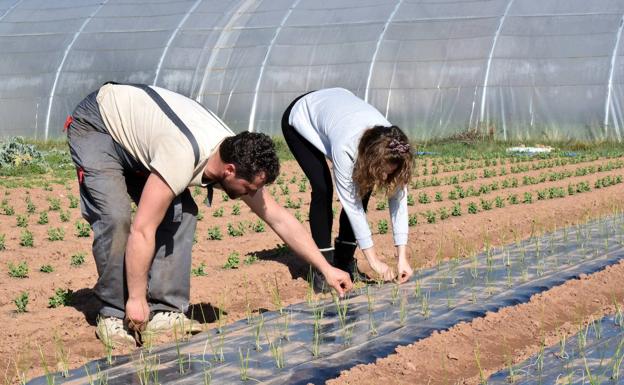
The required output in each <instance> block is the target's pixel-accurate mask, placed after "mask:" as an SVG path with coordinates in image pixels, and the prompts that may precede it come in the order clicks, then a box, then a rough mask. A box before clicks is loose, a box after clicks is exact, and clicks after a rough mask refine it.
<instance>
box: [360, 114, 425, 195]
mask: <svg viewBox="0 0 624 385" xmlns="http://www.w3.org/2000/svg"><path fill="white" fill-rule="evenodd" d="M413 156H414V155H413V153H412V146H411V145H410V142H409V139H408V137H407V135H405V134H404V133H403V131H401V129H400V128H399V127H397V126H390V127H385V126H375V127H373V128H369V129H368V130H366V131H364V134H363V135H362V138H361V139H360V143H359V145H358V154H357V158H356V159H355V165H354V167H353V181H354V182H355V185H356V186H357V190H358V191H357V194H358V196H359V197H360V198H361V197H363V196H364V195H365V194H367V193H368V192H370V191H375V190H383V191H385V192H387V193H390V194H391V193H394V192H395V191H396V190H397V189H398V188H403V186H406V185H407V184H408V183H409V181H410V179H411V177H412V166H413ZM388 165H396V166H397V168H396V170H395V171H394V172H392V173H391V174H388V175H386V167H387V166H388Z"/></svg>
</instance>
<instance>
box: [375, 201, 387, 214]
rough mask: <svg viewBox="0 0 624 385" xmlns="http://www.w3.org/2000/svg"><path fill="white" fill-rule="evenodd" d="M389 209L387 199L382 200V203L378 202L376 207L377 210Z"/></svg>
mask: <svg viewBox="0 0 624 385" xmlns="http://www.w3.org/2000/svg"><path fill="white" fill-rule="evenodd" d="M387 207H388V202H387V201H386V200H385V199H382V200H380V201H378V202H377V206H376V207H375V209H376V210H379V211H381V210H385V209H386V208H387Z"/></svg>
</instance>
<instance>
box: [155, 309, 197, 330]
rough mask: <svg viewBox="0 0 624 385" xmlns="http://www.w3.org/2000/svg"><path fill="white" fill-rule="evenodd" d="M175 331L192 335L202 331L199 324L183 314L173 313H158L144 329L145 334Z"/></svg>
mask: <svg viewBox="0 0 624 385" xmlns="http://www.w3.org/2000/svg"><path fill="white" fill-rule="evenodd" d="M174 328H175V329H176V331H177V332H182V333H193V332H201V331H203V329H202V326H201V324H200V323H199V322H197V321H194V320H191V319H189V318H187V317H186V316H185V315H184V313H178V312H173V311H163V312H158V313H156V314H155V315H154V317H152V319H151V320H150V321H149V322H148V323H147V326H146V327H145V331H146V332H151V333H165V332H170V331H173V329H174Z"/></svg>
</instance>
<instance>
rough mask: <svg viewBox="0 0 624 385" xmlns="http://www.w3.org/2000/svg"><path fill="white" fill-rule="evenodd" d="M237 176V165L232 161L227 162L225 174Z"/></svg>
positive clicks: (226, 175)
mask: <svg viewBox="0 0 624 385" xmlns="http://www.w3.org/2000/svg"><path fill="white" fill-rule="evenodd" d="M230 175H231V176H236V166H235V165H234V164H232V163H226V164H225V166H224V169H223V176H225V177H228V176H230Z"/></svg>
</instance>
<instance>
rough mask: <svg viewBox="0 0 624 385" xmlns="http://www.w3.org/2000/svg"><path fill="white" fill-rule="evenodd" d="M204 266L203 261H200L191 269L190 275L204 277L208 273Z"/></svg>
mask: <svg viewBox="0 0 624 385" xmlns="http://www.w3.org/2000/svg"><path fill="white" fill-rule="evenodd" d="M206 267H207V266H206V263H205V262H202V263H200V264H199V266H197V267H194V268H192V269H191V275H193V277H204V276H206V275H208V273H206Z"/></svg>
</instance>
